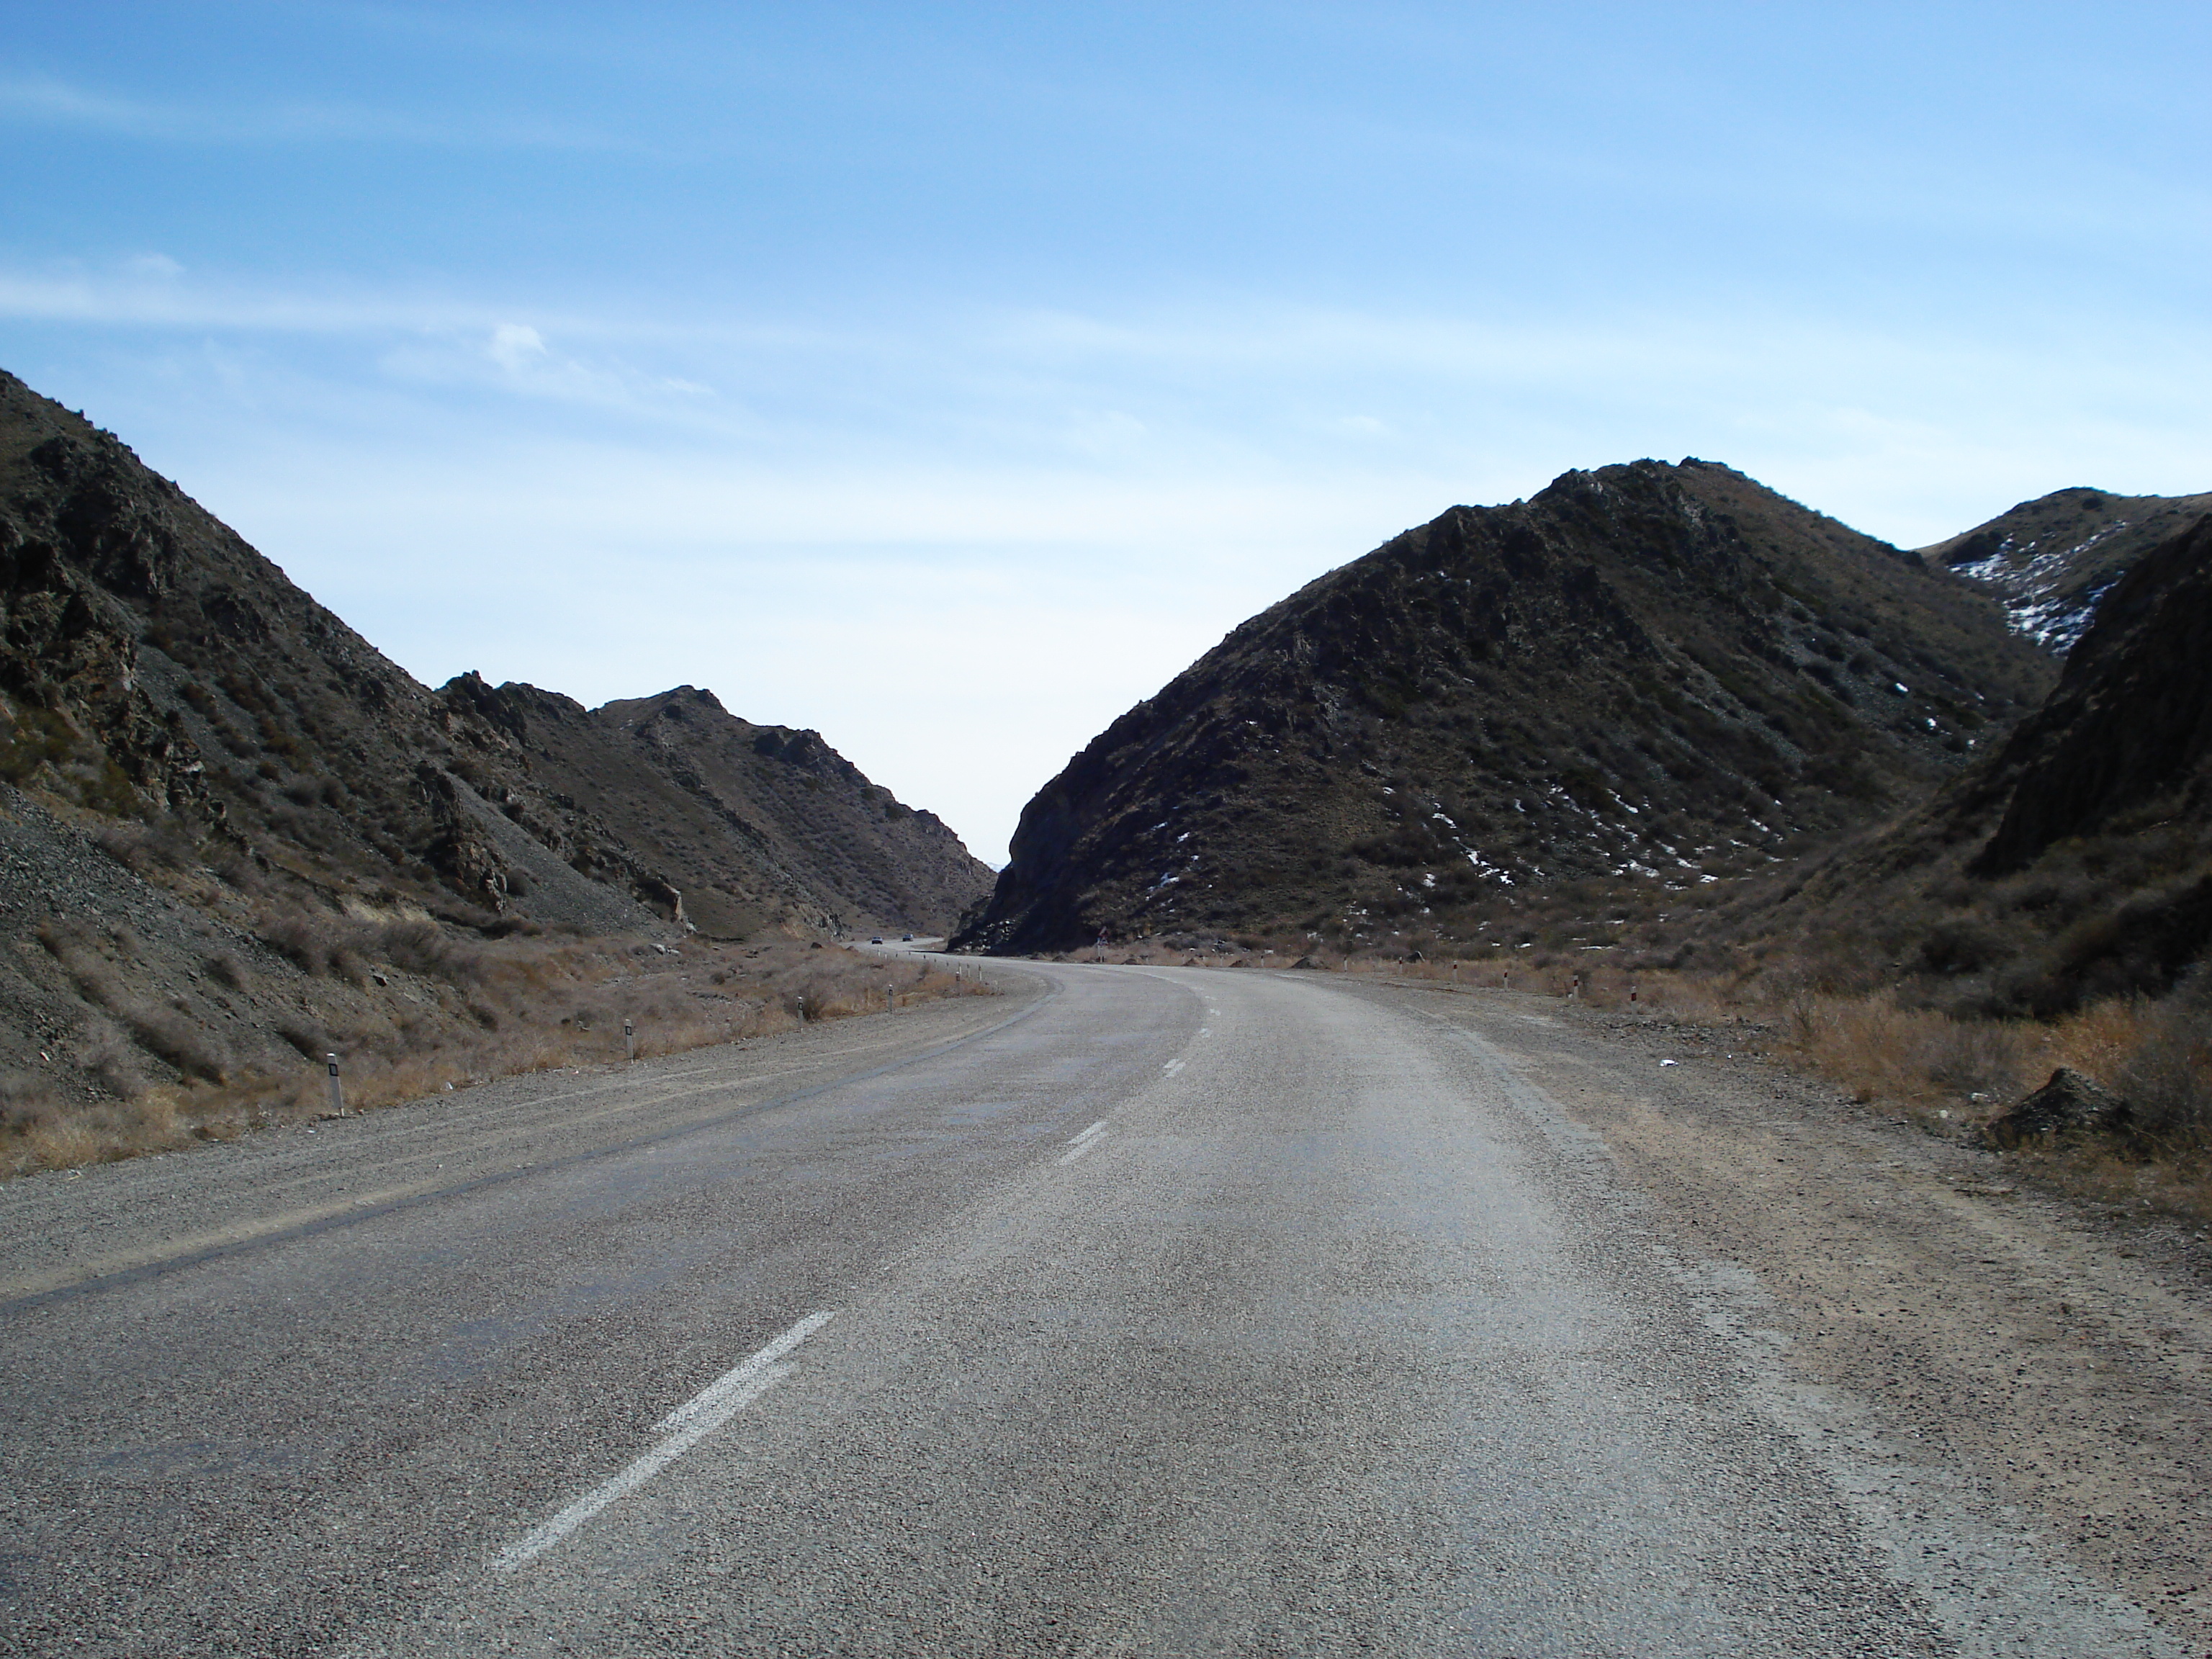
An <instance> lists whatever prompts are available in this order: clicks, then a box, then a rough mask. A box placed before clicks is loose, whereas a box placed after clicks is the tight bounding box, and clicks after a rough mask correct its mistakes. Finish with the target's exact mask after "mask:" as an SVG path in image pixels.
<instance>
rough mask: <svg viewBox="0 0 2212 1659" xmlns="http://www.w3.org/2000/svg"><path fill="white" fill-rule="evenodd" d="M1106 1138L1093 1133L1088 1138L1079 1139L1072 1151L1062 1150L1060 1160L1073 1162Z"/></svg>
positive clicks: (1061, 1161) (1067, 1162) (1064, 1162)
mask: <svg viewBox="0 0 2212 1659" xmlns="http://www.w3.org/2000/svg"><path fill="white" fill-rule="evenodd" d="M1103 1139H1105V1137H1104V1136H1103V1135H1093V1136H1091V1138H1090V1139H1087V1140H1079V1141H1077V1142H1076V1143H1075V1144H1074V1147H1073V1150H1072V1151H1069V1152H1062V1153H1061V1154H1060V1158H1059V1159H1058V1161H1059V1162H1060V1163H1062V1164H1073V1163H1074V1162H1075V1160H1076V1159H1077V1158H1081V1157H1082V1156H1083V1155H1084V1153H1085V1152H1089V1151H1090V1150H1091V1148H1092V1147H1094V1146H1097V1145H1098V1144H1099V1143H1100V1142H1101V1141H1102V1140H1103Z"/></svg>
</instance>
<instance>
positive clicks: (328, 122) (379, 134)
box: [0, 79, 648, 152]
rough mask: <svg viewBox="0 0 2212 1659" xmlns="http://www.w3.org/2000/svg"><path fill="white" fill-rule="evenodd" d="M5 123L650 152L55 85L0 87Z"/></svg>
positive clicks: (315, 109)
mask: <svg viewBox="0 0 2212 1659" xmlns="http://www.w3.org/2000/svg"><path fill="white" fill-rule="evenodd" d="M0 123H8V124H12V125H18V126H33V127H35V126H47V127H62V128H70V129H75V130H78V131H89V132H98V133H105V134H108V135H112V136H114V137H125V138H140V139H146V140H149V141H156V142H164V143H189V144H299V143H310V144H312V143H344V144H354V143H372V144H398V145H407V146H425V147H432V148H460V147H469V148H476V147H491V148H496V149H550V150H573V151H579V152H586V151H630V152H641V151H643V150H645V149H647V148H648V147H647V146H645V145H643V144H641V143H639V142H638V141H637V140H635V138H632V137H622V136H619V135H616V134H612V133H608V132H605V131H593V130H591V129H589V128H586V127H580V126H574V125H567V124H564V123H557V122H545V121H538V120H520V119H515V118H507V117H500V116H490V117H487V116H485V115H483V114H481V113H478V112H467V111H457V112H438V113H436V114H431V115H423V114H416V113H410V112H403V111H399V110H393V109H388V108H380V107H378V106H374V105H366V104H352V103H329V102H321V101H317V100H304V99H300V100H274V101H270V102H265V103H255V104H195V103H189V102H171V101H166V100H148V99H140V98H131V97H126V96H123V95H120V94H115V93H112V92H106V91H101V90H99V89H96V88H90V87H85V86H80V85H76V84H74V83H72V82H66V81H60V80H52V79H15V80H4V81H0Z"/></svg>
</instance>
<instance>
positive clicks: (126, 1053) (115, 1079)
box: [74, 1017, 146, 1100]
mask: <svg viewBox="0 0 2212 1659" xmlns="http://www.w3.org/2000/svg"><path fill="white" fill-rule="evenodd" d="M74 1047H75V1049H76V1063H77V1064H78V1065H79V1066H82V1067H83V1069H84V1070H85V1072H86V1073H88V1075H90V1077H91V1078H92V1079H93V1080H94V1082H95V1083H97V1084H99V1085H100V1087H101V1088H103V1089H105V1090H106V1091H107V1092H108V1093H109V1094H111V1095H113V1096H115V1097H117V1098H118V1099H120V1100H135V1099H137V1097H139V1096H140V1095H143V1093H145V1092H146V1079H145V1075H144V1073H142V1072H141V1071H140V1070H139V1068H138V1063H137V1054H135V1053H133V1051H132V1049H131V1040H130V1039H129V1038H128V1037H126V1036H124V1035H123V1032H122V1030H121V1029H120V1028H119V1027H118V1026H117V1025H116V1024H115V1022H114V1021H112V1020H110V1019H105V1018H98V1017H94V1018H91V1019H88V1020H87V1021H86V1022H85V1023H84V1024H83V1026H82V1028H81V1029H80V1030H79V1031H78V1033H77V1038H76V1043H75V1045H74Z"/></svg>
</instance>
